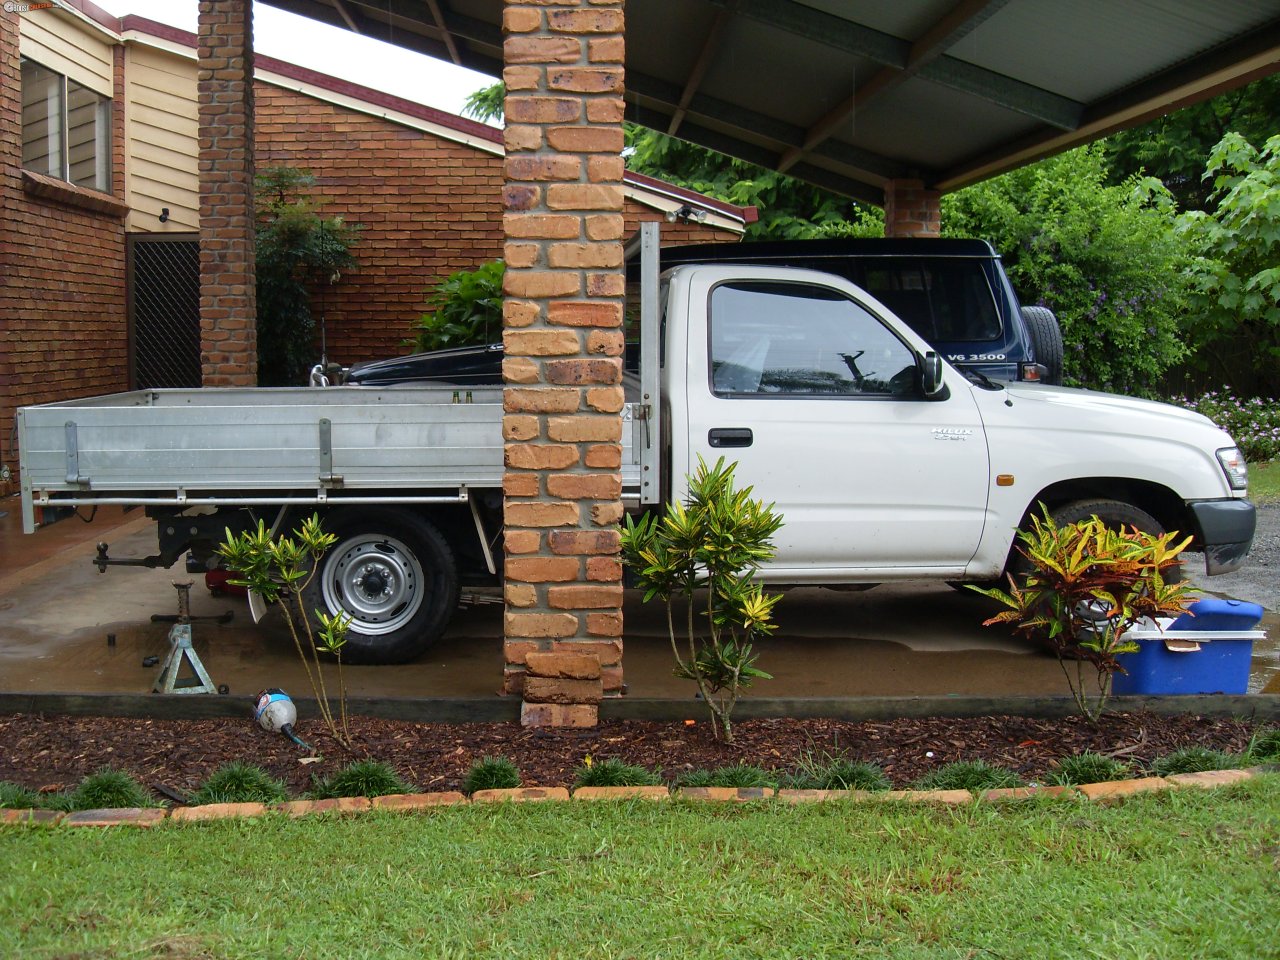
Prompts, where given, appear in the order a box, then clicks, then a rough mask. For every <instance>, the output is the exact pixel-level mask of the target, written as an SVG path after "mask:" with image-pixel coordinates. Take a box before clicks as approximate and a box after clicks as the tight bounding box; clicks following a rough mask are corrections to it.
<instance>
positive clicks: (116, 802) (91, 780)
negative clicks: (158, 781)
mask: <svg viewBox="0 0 1280 960" xmlns="http://www.w3.org/2000/svg"><path fill="white" fill-rule="evenodd" d="M66 798H67V799H66V808H67V809H69V810H106V809H110V808H113V807H158V806H160V804H159V803H157V802H156V801H155V800H154V799H153V798H152V796H151V794H150V792H149V791H148V790H147V788H146V787H144V786H143V785H142V784H140V783H139V782H138V781H137V780H135V779H133V777H131V776H129V774H127V773H125V772H124V771H123V770H112V769H110V768H104V769H102V770H99V771H98V772H97V773H92V774H90V775H89V776H87V777H85V778H84V779H83V780H82V781H80V786H78V787H76V788H75V789H74V790H72V791H71V793H69V794H67V795H66ZM52 806H54V809H57V808H58V807H61V806H62V804H59V803H57V801H54V804H53V805H52Z"/></svg>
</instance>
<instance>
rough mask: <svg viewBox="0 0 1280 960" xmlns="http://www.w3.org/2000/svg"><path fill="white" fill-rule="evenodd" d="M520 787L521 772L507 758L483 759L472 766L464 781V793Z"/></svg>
mask: <svg viewBox="0 0 1280 960" xmlns="http://www.w3.org/2000/svg"><path fill="white" fill-rule="evenodd" d="M518 786H520V771H519V770H517V769H516V765H515V764H514V763H512V762H511V761H510V760H508V759H507V758H506V757H481V758H480V759H479V760H477V761H476V762H475V763H473V764H472V765H471V769H470V770H468V771H467V775H466V777H465V778H464V779H463V781H462V792H463V793H466V794H472V793H475V792H476V791H477V790H513V789H515V788H516V787H518Z"/></svg>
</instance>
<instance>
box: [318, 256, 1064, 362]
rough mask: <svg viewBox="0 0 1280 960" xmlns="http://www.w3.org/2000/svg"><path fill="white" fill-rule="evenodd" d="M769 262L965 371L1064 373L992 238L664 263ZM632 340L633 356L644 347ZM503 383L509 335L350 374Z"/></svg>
mask: <svg viewBox="0 0 1280 960" xmlns="http://www.w3.org/2000/svg"><path fill="white" fill-rule="evenodd" d="M687 263H764V264H772V265H774V266H788V267H805V268H809V269H813V270H822V271H824V272H826V273H834V274H837V275H838V276H842V277H845V278H846V279H848V280H851V281H853V282H854V283H856V284H857V285H858V286H859V287H861V288H862V289H864V290H866V291H867V292H868V293H869V294H871V295H872V296H873V297H875V298H876V299H877V300H879V301H880V302H881V303H883V304H884V305H885V306H886V307H888V308H889V309H890V310H891V311H893V312H894V313H895V314H897V315H898V316H899V317H901V318H902V319H903V320H905V321H906V322H907V323H908V324H910V325H911V327H912V329H914V330H915V331H916V332H917V333H919V334H920V335H921V336H922V337H924V338H925V340H927V341H929V343H930V344H932V345H933V347H934V348H935V349H936V350H937V351H938V352H939V353H941V354H942V355H943V356H945V357H946V358H947V360H949V361H950V362H951V363H952V364H953V365H955V366H956V367H959V368H960V369H961V370H967V371H972V372H974V373H980V374H985V375H986V376H988V377H990V378H991V379H993V380H1029V381H1037V380H1038V381H1043V382H1045V383H1061V382H1062V334H1061V333H1060V332H1059V330H1058V323H1057V320H1056V319H1055V318H1054V316H1053V314H1052V313H1051V312H1050V311H1048V310H1046V309H1045V308H1043V307H1021V306H1019V304H1018V298H1017V296H1016V295H1015V294H1014V292H1013V287H1012V286H1011V285H1010V283H1009V278H1008V277H1007V276H1006V275H1005V272H1004V267H1003V266H1001V264H1000V257H999V255H998V254H997V253H996V252H995V250H994V249H992V247H991V244H989V243H987V242H986V241H985V240H941V239H896V238H895V239H866V240H783V241H767V242H762V243H699V244H690V245H687V246H679V247H666V248H664V249H663V250H662V267H663V269H666V268H667V267H674V266H678V265H680V264H687ZM635 354H636V351H635V350H634V345H633V349H632V350H631V353H630V354H629V355H628V361H629V364H630V365H634V364H635V363H636V362H637V360H638V356H637V355H635ZM424 380H426V381H435V382H439V383H447V384H456V385H459V386H467V385H473V384H474V385H481V384H500V383H502V344H500V343H494V344H486V345H483V346H476V347H460V348H456V349H452V350H436V351H433V352H431V353H420V354H414V355H413V356H409V357H395V358H392V359H388V360H375V361H371V362H368V363H360V364H356V365H355V366H353V367H352V368H351V369H350V370H348V371H345V373H344V375H343V376H342V377H341V382H342V383H349V384H362V385H366V386H377V385H382V384H393V383H404V382H411V381H412V382H418V381H424Z"/></svg>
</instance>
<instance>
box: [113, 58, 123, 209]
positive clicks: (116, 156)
mask: <svg viewBox="0 0 1280 960" xmlns="http://www.w3.org/2000/svg"><path fill="white" fill-rule="evenodd" d="M111 54H112V64H111V67H112V70H111V77H112V83H111V193H112V194H113V195H114V196H115V198H116V199H117V200H124V199H125V195H124V190H125V183H124V174H125V169H124V168H125V163H126V162H127V161H126V158H125V139H124V121H125V110H126V104H125V97H124V45H123V44H117V45H116V46H114V47H112V48H111Z"/></svg>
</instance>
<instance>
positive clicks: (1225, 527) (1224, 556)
mask: <svg viewBox="0 0 1280 960" xmlns="http://www.w3.org/2000/svg"><path fill="white" fill-rule="evenodd" d="M1187 509H1189V510H1190V511H1191V517H1192V521H1193V523H1194V524H1195V535H1196V539H1197V540H1198V541H1199V542H1200V543H1202V544H1203V545H1204V572H1205V573H1207V574H1208V575H1209V576H1211V577H1212V576H1216V575H1218V574H1220V573H1230V572H1231V571H1233V570H1238V569H1239V568H1240V566H1241V565H1242V564H1243V563H1244V560H1245V557H1247V556H1248V555H1249V548H1250V547H1251V546H1253V532H1254V529H1255V528H1256V527H1257V523H1258V517H1257V512H1256V511H1255V510H1254V507H1253V504H1252V503H1250V502H1249V501H1248V500H1235V499H1232V500H1192V501H1189V502H1188V503H1187Z"/></svg>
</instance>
